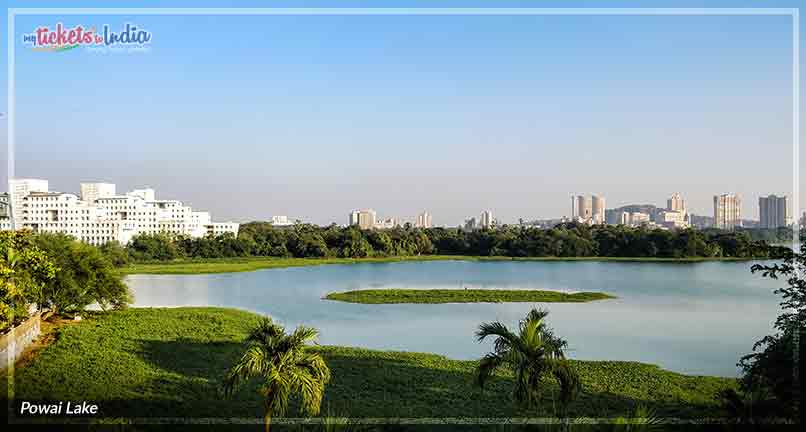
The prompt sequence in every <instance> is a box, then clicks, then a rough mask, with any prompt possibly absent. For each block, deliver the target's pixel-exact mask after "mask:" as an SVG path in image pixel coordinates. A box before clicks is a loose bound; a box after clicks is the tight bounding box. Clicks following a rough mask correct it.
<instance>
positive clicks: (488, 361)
mask: <svg viewBox="0 0 806 432" xmlns="http://www.w3.org/2000/svg"><path fill="white" fill-rule="evenodd" d="M504 364H506V359H505V358H504V357H502V356H500V355H498V354H496V353H489V354H486V355H485V356H484V357H482V359H481V360H479V366H478V367H477V368H476V376H475V377H474V378H475V380H474V381H475V383H476V385H477V386H479V387H481V389H482V390H484V384H485V383H486V382H487V380H488V379H489V378H490V377H491V376H492V375H493V373H494V372H495V370H496V369H498V368H499V367H501V366H502V365H504Z"/></svg>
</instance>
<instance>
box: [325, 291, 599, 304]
mask: <svg viewBox="0 0 806 432" xmlns="http://www.w3.org/2000/svg"><path fill="white" fill-rule="evenodd" d="M325 298H326V299H328V300H338V301H343V302H349V303H367V304H394V303H514V302H532V303H537V302H542V303H582V302H589V301H594V300H605V299H610V298H614V297H613V296H611V295H608V294H605V293H599V292H578V293H571V294H566V293H563V292H559V291H541V290H498V289H428V290H421V289H364V290H356V291H345V292H335V293H330V294H328V295H327V296H325Z"/></svg>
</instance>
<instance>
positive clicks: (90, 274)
mask: <svg viewBox="0 0 806 432" xmlns="http://www.w3.org/2000/svg"><path fill="white" fill-rule="evenodd" d="M130 302H131V295H130V293H129V289H128V287H126V285H125V284H124V283H123V279H122V276H121V274H120V272H118V271H117V270H116V269H115V268H114V266H113V264H112V262H110V260H109V259H108V258H107V256H105V255H104V253H102V252H101V250H99V249H98V248H96V247H93V246H90V245H88V244H86V243H82V242H79V241H77V240H75V239H73V238H72V237H70V236H68V235H65V234H48V233H41V234H34V233H32V232H30V231H3V232H0V330H5V329H7V328H8V327H10V326H12V325H15V324H17V323H19V322H20V321H21V320H23V319H25V318H27V317H28V312H29V310H32V309H40V310H41V309H47V310H50V311H53V312H56V313H62V312H66V313H76V312H80V311H83V310H84V309H85V308H86V307H87V306H89V305H91V304H97V305H99V306H100V307H101V308H102V309H106V308H109V307H112V308H116V309H118V308H122V307H125V306H126V305H128V304H129V303H130Z"/></svg>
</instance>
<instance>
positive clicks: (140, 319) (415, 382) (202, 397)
mask: <svg viewBox="0 0 806 432" xmlns="http://www.w3.org/2000/svg"><path fill="white" fill-rule="evenodd" d="M256 321H257V315H255V314H252V313H249V312H244V311H239V310H232V309H222V308H176V309H140V308H135V309H129V310H125V311H116V312H110V313H107V314H97V315H93V316H88V317H85V319H84V321H82V322H80V323H75V324H69V325H65V326H63V327H61V328H59V330H58V331H57V334H56V337H55V341H54V342H53V343H52V344H51V345H50V346H48V347H46V348H44V349H42V350H41V351H40V352H38V353H37V354H36V355H35V356H34V358H33V359H32V360H30V361H28V362H27V363H26V364H24V365H22V366H21V367H18V368H17V369H16V372H15V376H14V378H15V381H14V388H15V398H16V399H18V400H22V399H28V400H41V399H51V400H52V399H58V400H79V401H83V400H90V401H97V403H99V405H100V407H101V410H102V413H103V414H104V415H106V416H110V417H173V418H175V417H217V418H221V417H254V418H259V417H260V416H261V415H262V406H261V400H260V396H259V395H258V393H257V392H256V388H257V385H256V384H255V385H252V386H250V387H248V388H244V389H243V390H242V391H240V392H238V393H237V394H236V395H235V397H233V398H232V399H225V398H223V397H222V396H221V394H220V393H219V391H218V386H219V384H220V383H221V378H222V376H223V374H224V371H225V370H226V369H227V368H228V367H229V366H230V365H231V364H232V363H233V362H234V361H235V360H236V358H238V357H239V356H240V355H241V353H242V352H243V346H242V344H241V341H242V339H243V338H244V336H245V334H246V332H247V331H248V329H249V328H250V326H252V325H253V324H254V323H255V322H256ZM320 330H321V331H322V332H327V329H326V328H325V329H320ZM424 337H425V336H424ZM457 337H472V335H457ZM318 349H320V350H321V351H322V353H323V354H324V356H325V359H326V361H327V363H328V365H329V366H330V368H331V370H332V373H333V379H332V381H331V383H330V384H329V385H328V387H327V393H326V397H325V401H324V402H323V405H322V406H323V414H326V413H331V414H336V415H340V416H351V417H372V418H377V417H396V418H400V417H403V418H433V417H473V418H479V417H495V418H501V417H512V416H517V417H524V416H545V415H552V414H553V413H554V410H553V408H552V403H551V399H550V394H551V393H552V392H551V391H547V392H545V395H546V396H545V397H546V401H545V403H544V404H543V408H542V409H540V410H538V411H531V412H524V411H518V410H516V409H515V408H513V404H512V403H511V400H510V395H509V393H510V390H511V383H512V381H511V379H512V377H511V374H508V373H501V374H498V375H497V376H496V377H495V379H493V380H492V382H491V385H490V386H489V388H487V389H485V391H484V393H480V392H479V391H478V390H476V389H475V388H474V387H473V386H472V378H471V374H472V371H473V369H474V367H475V366H476V362H475V361H460V360H452V359H448V358H445V357H443V356H439V355H434V354H424V353H408V352H389V351H376V350H367V349H360V348H349V347H337V346H323V347H320V348H318ZM573 364H574V367H576V368H577V369H578V370H579V373H580V376H581V379H582V383H583V387H584V393H583V394H582V395H581V396H580V398H579V399H578V400H577V401H576V402H574V403H573V404H572V406H571V407H570V411H571V415H572V416H585V417H614V416H619V415H626V414H628V413H629V412H631V410H632V409H633V408H634V406H635V405H636V404H639V403H642V404H645V405H647V406H649V407H651V408H653V409H654V410H655V411H656V413H657V414H658V415H660V416H674V417H688V418H693V417H704V416H707V417H713V416H719V415H721V412H720V411H719V409H718V405H717V403H716V401H715V399H714V395H715V394H716V393H717V391H719V390H720V389H723V388H727V387H732V386H734V385H735V380H733V379H728V378H719V377H708V376H687V375H681V374H678V373H674V372H669V371H665V370H662V369H660V368H658V367H656V366H653V365H648V364H642V363H636V362H616V361H574V362H573ZM4 379H5V378H4ZM3 385H4V386H5V385H7V383H3ZM292 412H296V411H292Z"/></svg>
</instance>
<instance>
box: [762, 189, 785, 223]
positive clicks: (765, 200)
mask: <svg viewBox="0 0 806 432" xmlns="http://www.w3.org/2000/svg"><path fill="white" fill-rule="evenodd" d="M758 215H759V228H780V227H785V226H787V225H788V220H787V219H788V218H787V205H786V197H785V196H783V197H779V196H775V195H770V196H766V197H759V198H758Z"/></svg>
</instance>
